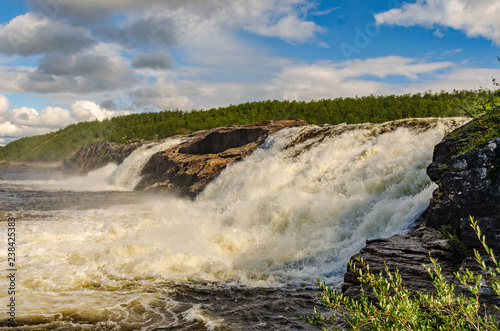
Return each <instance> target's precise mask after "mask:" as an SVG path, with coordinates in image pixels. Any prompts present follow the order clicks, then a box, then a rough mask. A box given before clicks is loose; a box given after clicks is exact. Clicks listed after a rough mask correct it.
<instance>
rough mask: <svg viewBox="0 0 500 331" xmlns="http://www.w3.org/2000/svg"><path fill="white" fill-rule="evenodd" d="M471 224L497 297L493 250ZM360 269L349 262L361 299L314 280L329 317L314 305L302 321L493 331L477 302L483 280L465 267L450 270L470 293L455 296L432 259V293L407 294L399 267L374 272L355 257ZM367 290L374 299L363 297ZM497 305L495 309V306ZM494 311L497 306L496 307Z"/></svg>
mask: <svg viewBox="0 0 500 331" xmlns="http://www.w3.org/2000/svg"><path fill="white" fill-rule="evenodd" d="M471 226H472V227H473V229H474V231H475V232H476V234H477V236H478V238H479V240H480V241H481V243H482V245H483V247H484V249H485V251H486V253H487V255H488V257H489V258H490V259H491V261H492V265H493V267H487V266H486V263H485V261H484V260H483V259H482V258H481V256H480V255H479V253H478V252H477V250H474V254H475V257H476V261H477V262H478V264H479V266H480V267H481V269H482V271H483V272H484V273H485V274H486V275H488V276H489V277H490V278H491V283H492V288H493V290H494V291H495V292H496V294H497V295H498V296H499V297H500V279H499V278H498V275H500V268H499V265H498V262H497V260H496V259H495V256H494V254H493V251H492V250H491V249H490V248H489V247H488V246H487V245H486V242H485V238H484V236H483V235H482V234H481V230H480V229H479V227H478V225H477V223H476V222H475V221H474V219H473V218H472V217H471ZM357 261H358V262H359V264H360V267H356V265H355V264H353V263H351V262H350V263H349V267H350V269H351V270H352V271H354V272H355V273H356V274H357V275H358V279H359V281H360V283H361V297H360V298H359V299H358V300H355V299H351V298H348V297H346V296H344V295H343V294H342V293H340V292H338V291H336V290H333V289H331V288H329V287H328V286H326V284H325V283H324V282H322V281H319V280H318V282H319V287H320V290H321V292H320V293H319V296H320V299H321V301H322V303H323V304H324V305H325V306H326V307H328V308H329V309H330V310H333V311H334V313H333V314H332V315H331V316H330V317H326V316H324V315H323V314H322V313H321V312H319V311H318V310H317V309H316V308H315V309H314V312H315V315H313V316H301V317H299V318H300V319H301V320H303V321H306V322H308V323H310V324H314V325H316V326H317V327H318V328H321V329H323V330H327V327H330V328H331V329H333V330H339V326H338V325H339V323H338V322H339V321H342V320H343V321H344V323H346V324H347V326H348V328H349V329H350V330H498V326H497V324H496V323H495V317H494V316H491V315H487V314H486V313H485V310H484V307H482V306H481V304H480V302H479V293H480V291H481V287H482V286H483V284H484V279H483V275H481V274H477V275H476V274H474V273H473V272H471V271H469V270H466V271H465V272H464V273H463V274H460V273H455V276H456V278H457V279H458V281H459V282H460V283H461V284H462V285H463V286H465V287H466V288H467V289H468V291H469V292H470V295H467V296H465V295H463V294H460V295H456V294H455V292H454V290H455V287H454V285H453V284H450V283H449V282H448V281H447V280H446V279H445V278H444V277H443V275H442V272H441V267H440V266H439V265H438V264H437V261H436V260H435V259H433V258H432V257H430V261H431V264H430V265H424V266H425V269H426V270H427V272H428V273H429V275H430V276H431V277H432V280H433V284H434V286H435V288H436V291H437V294H430V293H422V292H421V291H419V292H417V293H416V294H412V293H411V292H410V291H409V290H408V289H406V288H405V287H404V285H403V283H402V280H401V275H400V274H399V272H398V270H396V271H395V272H391V271H390V270H389V268H388V267H387V265H386V266H385V270H384V272H382V271H381V272H380V273H378V274H375V273H373V272H372V271H371V270H370V267H369V265H367V264H366V263H365V261H363V259H361V258H358V259H357ZM367 289H371V291H372V293H373V295H374V297H375V299H374V300H372V299H370V298H369V297H368V295H367ZM495 308H497V307H495ZM497 309H498V308H497Z"/></svg>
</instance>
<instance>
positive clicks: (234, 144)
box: [136, 120, 306, 197]
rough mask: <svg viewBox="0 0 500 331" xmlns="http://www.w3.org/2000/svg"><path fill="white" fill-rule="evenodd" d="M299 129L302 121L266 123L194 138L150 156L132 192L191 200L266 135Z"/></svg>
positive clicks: (230, 128)
mask: <svg viewBox="0 0 500 331" xmlns="http://www.w3.org/2000/svg"><path fill="white" fill-rule="evenodd" d="M303 125H306V122H304V121H302V120H283V121H267V122H261V123H255V124H248V125H236V126H230V127H223V128H216V129H212V130H207V131H204V132H201V133H200V134H195V135H194V137H193V138H192V139H189V140H188V141H185V142H183V143H181V144H179V145H177V146H175V147H172V148H170V149H168V150H166V151H163V152H159V153H156V154H155V155H153V157H152V158H151V160H150V161H149V162H148V164H147V165H146V166H145V167H144V170H143V178H142V180H141V181H140V182H139V184H138V185H137V187H136V190H144V191H149V192H165V191H170V192H175V193H178V194H180V195H182V196H187V197H195V196H196V195H197V194H198V193H199V192H201V191H202V190H203V188H204V187H205V186H206V185H207V184H208V183H209V182H210V181H212V180H213V179H214V178H215V177H216V176H217V175H218V174H219V173H220V172H221V171H222V170H223V169H225V168H226V167H227V166H228V165H229V164H231V163H234V162H237V161H239V160H242V159H243V158H244V157H246V156H248V155H250V154H251V153H252V152H253V151H255V150H256V149H257V148H258V147H259V146H260V145H261V144H262V143H264V141H265V139H266V138H267V137H268V136H269V135H270V134H273V133H275V132H277V131H279V130H281V129H284V128H288V127H295V126H303Z"/></svg>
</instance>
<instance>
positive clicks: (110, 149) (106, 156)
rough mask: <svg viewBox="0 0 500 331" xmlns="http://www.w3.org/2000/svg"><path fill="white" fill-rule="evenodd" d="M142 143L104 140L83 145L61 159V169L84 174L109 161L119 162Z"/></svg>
mask: <svg viewBox="0 0 500 331" xmlns="http://www.w3.org/2000/svg"><path fill="white" fill-rule="evenodd" d="M144 143H145V142H135V143H131V144H117V143H112V142H105V143H96V144H92V145H90V146H85V147H82V148H81V149H80V150H79V151H78V152H76V153H75V154H74V155H73V156H71V157H69V158H67V159H65V160H64V161H63V164H62V170H63V171H65V172H69V173H73V174H76V175H85V174H87V173H89V172H90V171H92V170H96V169H99V168H101V167H104V166H105V165H106V164H108V163H111V162H113V163H116V164H120V163H122V162H123V160H125V159H126V158H127V157H128V156H129V155H130V154H132V152H133V151H135V150H136V149H137V148H139V147H141V146H142V145H143V144H144Z"/></svg>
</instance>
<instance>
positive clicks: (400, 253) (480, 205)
mask: <svg viewBox="0 0 500 331" xmlns="http://www.w3.org/2000/svg"><path fill="white" fill-rule="evenodd" d="M470 130H472V125H471V124H470V123H469V124H467V125H465V126H464V127H462V128H459V129H458V131H456V132H455V133H454V134H453V135H451V137H452V138H450V136H448V137H447V138H445V139H443V141H442V142H440V143H439V144H438V145H437V146H436V147H435V149H434V155H433V162H432V164H431V165H430V166H429V167H428V169H427V174H428V176H429V177H430V178H431V179H432V180H433V181H434V182H436V183H437V184H438V188H437V189H436V190H435V191H434V193H433V197H432V199H431V201H430V205H429V207H428V209H427V210H426V211H425V212H424V214H423V215H422V216H421V217H420V219H419V220H418V221H417V222H416V226H415V229H414V230H413V231H412V232H410V233H409V234H407V235H404V236H401V235H396V236H393V237H391V238H387V239H376V240H368V241H367V242H366V246H365V248H363V249H362V250H361V251H360V253H359V254H357V255H356V256H361V257H362V258H363V259H364V260H365V261H367V262H368V264H369V265H370V270H372V271H374V272H378V271H380V270H383V269H384V264H383V261H386V263H387V265H388V267H389V269H390V270H392V271H394V270H395V269H396V268H399V271H400V274H401V276H402V278H403V281H404V283H405V285H407V288H408V289H410V290H411V291H412V292H416V291H418V290H424V291H434V288H433V285H432V283H431V279H430V277H429V276H428V274H427V272H426V271H425V269H424V268H423V266H422V264H423V263H426V264H430V260H429V252H430V253H431V254H432V257H434V258H438V263H439V264H440V265H441V266H442V268H443V271H444V275H445V277H446V278H447V279H448V280H450V281H453V280H454V276H453V274H452V272H455V271H459V270H463V269H464V268H469V269H472V268H473V267H476V266H477V263H474V262H472V263H471V261H472V260H473V258H472V257H471V256H470V255H469V256H467V257H463V256H459V255H457V254H455V253H454V252H453V251H452V249H451V248H450V247H449V246H448V245H447V241H446V240H443V239H440V238H439V232H438V231H437V230H438V229H439V228H440V227H441V226H442V225H447V226H450V228H451V231H450V232H451V233H455V234H456V235H457V236H458V238H459V239H460V240H461V241H462V242H463V243H464V244H465V246H466V247H468V248H471V247H478V246H479V245H480V242H479V240H478V239H477V237H476V235H475V233H474V232H473V230H472V228H471V227H470V226H469V224H470V218H469V216H473V217H474V218H475V220H476V221H478V224H479V226H480V227H481V229H482V231H483V234H485V235H486V242H487V243H488V244H489V245H490V247H492V248H494V249H495V250H496V251H497V252H499V251H500V240H499V238H500V138H497V139H493V140H491V141H490V142H489V143H488V144H487V145H486V146H484V147H481V148H476V149H474V150H472V151H469V152H466V153H462V154H459V152H458V150H460V148H461V147H462V145H463V139H462V138H463V137H464V136H465V135H467V134H468V133H469V132H470ZM469 252H470V254H471V250H470V249H469ZM356 256H355V257H356ZM355 257H353V259H354V258H355ZM352 261H354V260H352ZM342 290H343V292H344V293H345V294H346V295H348V296H350V297H358V296H359V282H358V280H357V279H356V275H355V274H353V273H352V272H351V271H349V270H348V272H347V273H346V274H345V276H344V284H343V287H342ZM491 297H494V296H491ZM487 300H489V299H487ZM497 304H498V303H497Z"/></svg>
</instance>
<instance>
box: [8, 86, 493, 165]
mask: <svg viewBox="0 0 500 331" xmlns="http://www.w3.org/2000/svg"><path fill="white" fill-rule="evenodd" d="M498 99H499V97H498V95H497V94H496V93H495V92H491V91H485V90H480V91H454V92H452V93H448V92H441V93H424V94H420V93H418V94H414V95H411V94H406V95H401V96H395V95H389V96H373V95H371V96H363V97H356V98H336V99H328V100H319V101H311V102H304V101H277V100H273V101H271V100H268V101H259V102H248V103H244V104H240V105H230V106H228V107H221V108H213V109H210V110H192V111H180V110H175V111H170V110H168V111H163V112H157V113H142V114H133V115H128V116H119V117H114V118H112V119H107V120H104V121H92V122H81V123H78V124H72V125H69V126H68V127H66V128H64V129H60V130H59V131H56V132H51V133H48V134H45V135H39V136H34V137H26V138H22V139H19V140H16V141H13V142H11V143H9V144H8V145H6V146H5V147H3V148H1V149H0V160H6V161H60V160H62V159H64V158H65V157H67V156H69V155H71V154H72V153H74V152H76V151H77V150H78V149H80V148H81V147H82V146H85V145H89V144H92V143H95V142H104V141H111V142H120V143H126V142H130V141H137V140H140V139H146V140H153V139H163V138H167V137H170V136H173V135H177V134H185V133H189V132H193V131H198V130H206V129H210V128H214V127H221V126H229V125H237V124H248V123H254V122H262V121H266V120H282V119H302V120H305V121H306V122H307V123H310V124H326V123H327V124H339V123H349V124H352V123H365V122H372V123H380V122H385V121H392V120H397V119H402V118H419V117H454V116H473V115H475V113H476V112H477V111H480V110H481V109H476V108H480V107H484V105H485V104H488V103H491V104H496V103H498Z"/></svg>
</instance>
